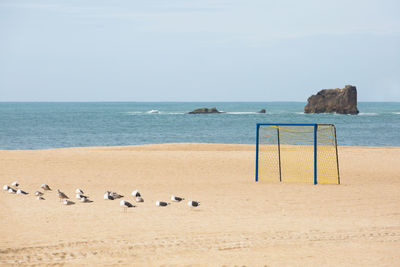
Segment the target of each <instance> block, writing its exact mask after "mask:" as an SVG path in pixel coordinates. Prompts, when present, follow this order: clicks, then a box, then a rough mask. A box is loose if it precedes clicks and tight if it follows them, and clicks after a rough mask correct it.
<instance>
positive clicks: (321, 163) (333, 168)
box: [256, 123, 340, 184]
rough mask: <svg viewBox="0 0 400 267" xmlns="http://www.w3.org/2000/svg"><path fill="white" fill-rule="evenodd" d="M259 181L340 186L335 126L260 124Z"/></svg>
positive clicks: (257, 166) (257, 159)
mask: <svg viewBox="0 0 400 267" xmlns="http://www.w3.org/2000/svg"><path fill="white" fill-rule="evenodd" d="M258 181H281V182H308V183H314V184H340V177H339V160H338V152H337V140H336V127H335V125H333V124H315V123H304V124H294V123H293V124H291V123H280V124H275V123H258V124H257V148H256V182H258Z"/></svg>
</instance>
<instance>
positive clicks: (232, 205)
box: [0, 144, 400, 266]
mask: <svg viewBox="0 0 400 267" xmlns="http://www.w3.org/2000/svg"><path fill="white" fill-rule="evenodd" d="M0 162H1V164H0V185H1V186H3V185H5V184H10V183H11V182H12V181H15V180H17V181H19V182H20V184H21V186H20V187H21V189H23V190H25V191H27V192H29V193H30V194H29V195H14V194H9V193H7V192H5V191H1V192H0V206H1V209H0V264H1V265H13V264H15V265H19V264H27V265H54V264H62V265H91V266H94V265H115V264H122V265H135V266H175V265H178V266H180V265H185V266H235V265H236V266H400V164H399V163H400V148H389V147H385V148H381V147H339V163H340V174H341V183H342V184H341V185H317V186H314V185H312V184H300V183H266V182H259V183H255V182H254V168H255V146H254V145H220V144H163V145H146V146H128V147H88V148H67V149H49V150H31V151H11V150H1V151H0ZM43 183H47V184H49V185H50V187H51V188H52V189H53V191H51V192H46V193H45V195H44V198H45V200H43V201H38V200H36V199H35V196H34V194H33V193H34V191H36V190H38V189H39V187H40V185H41V184H43ZM76 188H81V189H83V190H84V191H85V194H87V195H88V196H89V197H90V199H91V200H93V202H92V203H80V202H79V201H77V202H76V204H75V205H70V206H65V205H62V204H61V203H60V202H59V200H58V197H57V193H56V189H60V190H61V191H63V192H64V193H66V194H67V195H68V196H69V197H70V198H71V200H73V201H75V193H74V191H75V189H76ZM135 189H139V191H140V192H141V193H142V196H143V198H144V203H138V204H137V207H136V208H130V209H128V211H127V213H124V212H123V210H122V208H121V207H120V206H119V200H114V201H110V200H104V199H103V195H104V192H105V191H106V190H111V191H116V192H118V193H120V194H123V195H125V197H124V198H123V199H125V200H127V201H130V202H132V203H135V202H134V200H133V197H132V196H131V195H130V193H131V192H132V191H133V190H135ZM172 194H174V195H177V196H182V197H185V199H186V200H189V199H193V200H198V201H200V202H201V205H200V206H199V207H197V208H191V207H188V206H187V202H186V201H184V202H181V203H171V205H169V206H167V207H156V206H155V202H156V201H157V200H163V201H168V202H170V196H171V195H172Z"/></svg>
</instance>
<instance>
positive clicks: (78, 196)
mask: <svg viewBox="0 0 400 267" xmlns="http://www.w3.org/2000/svg"><path fill="white" fill-rule="evenodd" d="M75 198H77V199H81V198H87V196H84V195H81V194H76V195H75Z"/></svg>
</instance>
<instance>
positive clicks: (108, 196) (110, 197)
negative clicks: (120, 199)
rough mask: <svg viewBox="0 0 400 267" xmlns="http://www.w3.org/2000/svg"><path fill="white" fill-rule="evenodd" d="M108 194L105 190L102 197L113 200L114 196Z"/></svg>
mask: <svg viewBox="0 0 400 267" xmlns="http://www.w3.org/2000/svg"><path fill="white" fill-rule="evenodd" d="M110 194H111V192H110V191H106V193H105V194H104V199H109V200H114V197H113V196H112V195H110Z"/></svg>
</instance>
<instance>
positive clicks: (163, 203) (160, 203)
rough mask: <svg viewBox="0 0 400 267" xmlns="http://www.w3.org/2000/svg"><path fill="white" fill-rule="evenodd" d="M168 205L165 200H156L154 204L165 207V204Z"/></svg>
mask: <svg viewBox="0 0 400 267" xmlns="http://www.w3.org/2000/svg"><path fill="white" fill-rule="evenodd" d="M168 205H169V203H167V202H164V201H156V206H159V207H165V206H168Z"/></svg>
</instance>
